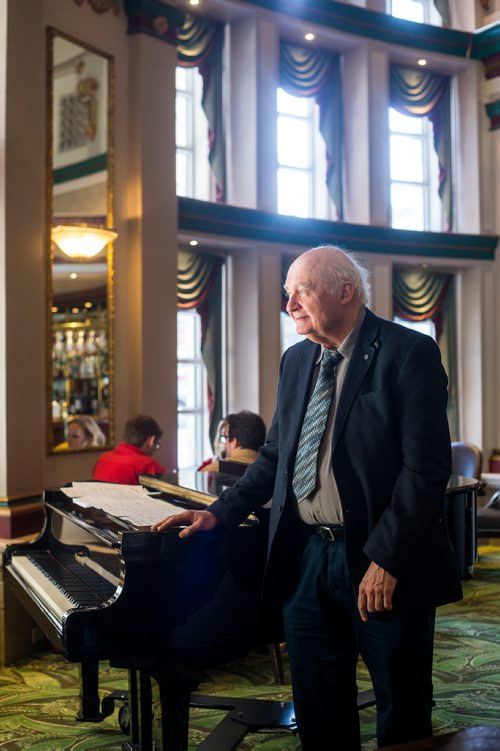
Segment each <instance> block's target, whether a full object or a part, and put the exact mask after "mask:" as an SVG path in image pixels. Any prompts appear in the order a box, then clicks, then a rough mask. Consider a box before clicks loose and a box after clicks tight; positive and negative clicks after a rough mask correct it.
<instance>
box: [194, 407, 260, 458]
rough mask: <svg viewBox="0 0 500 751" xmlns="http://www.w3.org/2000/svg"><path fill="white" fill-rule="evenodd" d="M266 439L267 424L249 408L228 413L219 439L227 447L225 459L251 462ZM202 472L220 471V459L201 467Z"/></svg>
mask: <svg viewBox="0 0 500 751" xmlns="http://www.w3.org/2000/svg"><path fill="white" fill-rule="evenodd" d="M265 440H266V425H265V422H264V420H263V419H262V417H261V416H260V415H257V414H255V412H250V411H249V410H246V409H245V410H243V411H242V412H235V413H233V414H230V415H228V416H227V417H226V418H225V419H224V421H223V423H222V426H221V430H220V435H219V441H220V442H221V443H222V445H223V446H224V447H225V459H226V460H227V461H230V462H241V463H242V464H251V463H252V462H254V461H255V459H256V458H257V453H258V451H259V449H260V447H261V446H263V445H264V441H265ZM200 469H201V471H202V472H218V471H219V459H214V460H213V461H212V462H210V463H209V464H203V465H202V466H201V467H200Z"/></svg>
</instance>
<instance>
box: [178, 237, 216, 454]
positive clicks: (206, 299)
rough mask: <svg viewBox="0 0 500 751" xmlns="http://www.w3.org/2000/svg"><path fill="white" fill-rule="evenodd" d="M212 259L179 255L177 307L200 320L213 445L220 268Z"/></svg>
mask: <svg viewBox="0 0 500 751" xmlns="http://www.w3.org/2000/svg"><path fill="white" fill-rule="evenodd" d="M223 264H224V261H223V259H222V258H218V257H216V256H209V255H203V254H201V253H189V252H188V251H179V253H178V255H177V307H178V308H184V309H187V308H196V311H197V313H198V314H199V316H200V319H201V356H202V359H203V362H204V364H205V367H206V371H207V390H208V394H207V396H208V411H209V434H210V441H211V443H212V444H213V442H214V439H215V433H216V431H217V425H218V423H219V421H220V420H221V419H222V417H223V414H222V407H223V404H222V392H223V383H222V266H223Z"/></svg>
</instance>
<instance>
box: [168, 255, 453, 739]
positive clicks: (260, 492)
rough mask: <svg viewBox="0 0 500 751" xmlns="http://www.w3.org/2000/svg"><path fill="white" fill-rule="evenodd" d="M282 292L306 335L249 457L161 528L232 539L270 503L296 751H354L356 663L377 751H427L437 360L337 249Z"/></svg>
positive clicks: (437, 581) (440, 444) (437, 566)
mask: <svg viewBox="0 0 500 751" xmlns="http://www.w3.org/2000/svg"><path fill="white" fill-rule="evenodd" d="M285 289H286V292H287V294H288V305H287V310H288V313H289V315H290V316H291V317H292V318H293V319H294V321H295V324H296V328H297V332H298V333H299V334H303V335H304V336H305V337H306V339H305V341H302V342H300V343H299V344H296V345H294V346H293V347H290V349H288V350H287V351H286V352H285V354H284V355H283V358H282V361H281V366H280V378H279V385H278V395H277V405H276V412H275V415H274V419H273V423H272V426H271V428H270V430H269V433H268V435H267V438H266V443H265V445H264V446H263V447H262V448H261V450H260V453H259V456H258V458H257V460H256V461H255V462H254V463H253V464H252V465H250V467H249V469H248V470H247V472H246V474H245V476H244V478H242V479H241V480H240V481H239V482H238V483H236V485H235V486H234V487H232V488H230V489H229V490H226V491H225V492H224V493H223V494H222V495H221V497H220V498H219V499H218V500H217V501H216V502H215V503H214V504H213V505H212V506H211V507H210V509H209V510H208V511H201V512H185V513H183V514H180V515H178V516H176V517H174V518H172V517H171V518H170V519H168V520H164V521H163V522H160V523H159V524H157V525H155V528H156V529H159V530H162V529H165V528H166V527H169V526H172V525H175V524H187V525H188V526H187V527H186V528H185V529H183V530H182V531H181V533H180V536H181V537H187V536H188V535H190V534H193V533H194V532H197V531H199V530H204V529H211V528H213V527H214V526H215V525H217V524H219V523H221V524H224V525H226V526H228V527H230V526H232V525H235V524H238V523H239V522H240V521H241V520H242V519H243V518H244V517H245V516H246V515H247V514H248V513H249V512H250V511H251V510H252V509H255V508H257V507H258V506H259V505H261V504H263V503H265V501H266V500H267V499H268V498H269V497H271V496H272V498H273V501H272V508H271V520H270V529H269V536H270V539H269V561H268V567H267V576H266V582H265V587H266V590H265V591H266V592H267V593H270V594H271V596H272V597H273V598H275V599H280V600H281V601H282V602H283V613H284V625H285V636H286V641H287V645H288V651H289V657H290V667H291V674H292V686H293V695H294V704H295V712H296V717H297V722H298V729H299V734H300V738H301V743H302V748H303V749H304V751H318V749H329V748H334V747H338V748H341V749H346V751H347V750H348V751H355V750H356V749H359V748H360V731H359V718H358V712H357V706H356V694H357V686H356V663H357V659H358V655H359V654H361V656H362V657H363V659H364V661H365V663H366V665H367V667H368V669H369V671H370V674H371V677H372V681H373V687H374V690H375V694H376V698H377V711H378V721H377V737H378V742H379V746H380V747H383V746H389V745H392V744H398V743H405V742H410V741H418V742H419V743H420V744H422V743H424V744H425V741H424V739H426V738H430V737H431V736H432V725H431V707H432V678H431V676H432V646H433V625H434V615H435V607H436V606H437V605H441V604H444V603H446V602H450V601H454V600H457V599H459V598H460V597H461V587H460V581H459V578H458V574H457V570H456V565H455V560H454V555H453V551H452V548H451V545H450V541H449V537H448V532H447V528H446V522H445V514H444V508H443V504H444V495H445V489H446V485H447V481H448V478H449V475H450V463H451V458H450V436H449V431H448V423H447V417H446V401H447V379H446V375H445V372H444V370H443V367H442V365H441V360H440V353H439V349H438V347H437V345H436V344H435V342H434V341H433V340H432V339H431V338H430V337H428V336H425V335H423V334H419V333H416V332H414V331H410V330H408V329H406V328H404V327H401V326H398V325H397V324H394V323H392V322H389V321H385V320H383V319H381V318H378V317H377V316H375V315H374V314H373V313H372V312H371V311H370V310H368V308H367V307H366V301H367V290H368V285H367V274H366V271H365V270H364V269H363V268H362V267H361V266H360V265H359V264H358V263H357V262H356V261H355V260H354V258H353V257H351V256H350V255H349V254H348V253H346V252H344V251H342V250H340V249H338V248H334V247H320V248H313V249H312V250H309V251H307V252H306V253H304V254H302V255H301V256H299V257H298V258H297V259H296V260H295V261H294V263H293V264H292V265H291V267H290V269H289V272H288V276H287V279H286V284H285ZM337 744H338V745H337ZM419 747H422V746H419Z"/></svg>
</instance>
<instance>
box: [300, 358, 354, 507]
mask: <svg viewBox="0 0 500 751" xmlns="http://www.w3.org/2000/svg"><path fill="white" fill-rule="evenodd" d="M340 360H342V355H341V354H340V352H339V351H338V350H336V349H325V350H323V357H322V358H321V367H320V370H319V374H318V380H317V381H316V386H315V387H314V391H313V393H312V396H311V398H310V399H309V404H308V405H307V411H306V414H305V417H304V422H303V423H302V430H301V433H300V439H299V446H298V449H297V456H296V457H295V468H294V472H293V483H292V487H293V492H294V493H295V497H296V498H297V500H298V501H299V502H300V501H303V500H304V498H307V497H308V496H310V495H311V493H312V492H313V491H314V490H315V488H316V483H317V476H318V453H319V446H320V443H321V439H322V438H323V433H324V432H325V427H326V420H327V417H328V411H329V409H330V404H331V402H332V397H333V394H334V392H335V373H336V366H337V363H339V362H340Z"/></svg>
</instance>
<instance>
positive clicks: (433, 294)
mask: <svg viewBox="0 0 500 751" xmlns="http://www.w3.org/2000/svg"><path fill="white" fill-rule="evenodd" d="M453 282H454V277H453V275H452V274H438V273H433V272H420V271H418V272H417V271H401V270H400V271H398V270H394V272H393V311H394V315H396V316H398V317H399V318H402V319H404V320H406V321H425V320H428V319H431V320H432V321H433V322H434V325H435V327H436V340H437V343H438V344H439V347H440V349H441V358H442V361H443V365H444V368H445V370H446V372H447V374H448V422H449V425H450V433H451V437H452V440H458V435H459V427H458V392H457V380H458V373H457V332H456V316H455V291H454V290H455V287H454V283H453Z"/></svg>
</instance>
